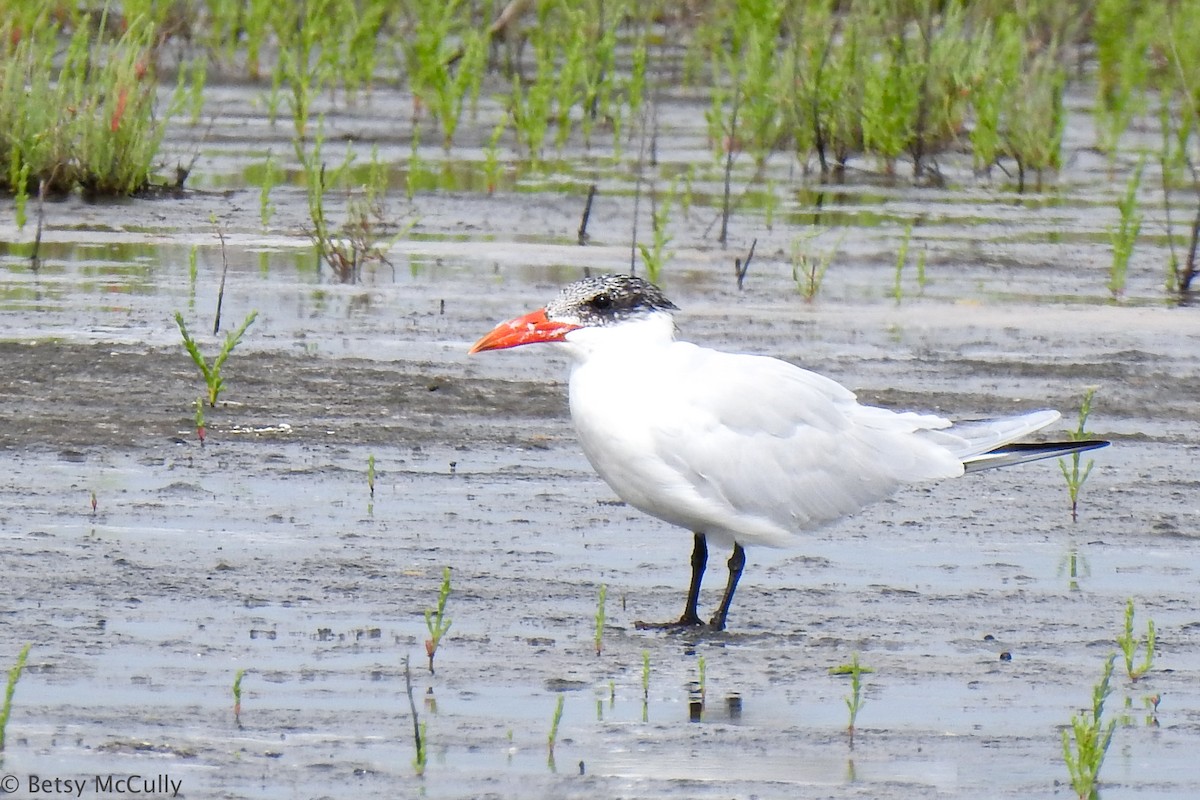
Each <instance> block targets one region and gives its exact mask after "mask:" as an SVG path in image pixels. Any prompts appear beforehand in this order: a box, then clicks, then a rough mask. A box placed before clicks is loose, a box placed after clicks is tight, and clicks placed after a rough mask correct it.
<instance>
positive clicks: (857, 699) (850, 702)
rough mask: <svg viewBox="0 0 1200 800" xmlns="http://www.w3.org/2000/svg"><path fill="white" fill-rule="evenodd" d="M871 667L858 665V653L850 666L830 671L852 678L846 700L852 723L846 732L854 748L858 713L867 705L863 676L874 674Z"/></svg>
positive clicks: (844, 665)
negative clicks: (864, 697)
mask: <svg viewBox="0 0 1200 800" xmlns="http://www.w3.org/2000/svg"><path fill="white" fill-rule="evenodd" d="M874 671H875V670H874V669H872V668H871V667H864V666H862V665H861V664H859V663H858V653H854V654H853V655H852V656H851V658H850V663H849V664H842V665H841V666H838V667H831V668H830V669H829V674H830V675H849V676H850V696H849V697H847V698H845V700H846V708H847V710H848V711H849V712H850V722H849V724H848V725H847V726H846V731H847V732H848V733H849V734H850V746H851V747H853V746H854V725H855V722H856V721H857V719H858V712H859V711H861V710H862V707H863V706H864V705H866V701H865V700H863V696H862V687H863V684H862V676H863V675H864V674H866V673H870V672H874Z"/></svg>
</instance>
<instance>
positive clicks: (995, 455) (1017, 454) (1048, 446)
mask: <svg viewBox="0 0 1200 800" xmlns="http://www.w3.org/2000/svg"><path fill="white" fill-rule="evenodd" d="M1107 446H1108V442H1106V441H1104V440H1102V439H1087V440H1085V441H1080V442H1014V443H1011V444H1006V445H1002V446H1000V447H997V448H995V449H994V450H988V451H987V452H986V453H980V454H979V455H974V456H969V457H967V458H964V459H963V466H964V467H965V468H966V471H967V472H978V471H979V470H981V469H993V468H995V467H1008V466H1012V465H1013V464H1024V463H1025V462H1026V461H1037V460H1039V459H1042V458H1054V457H1055V456H1069V455H1071V454H1072V453H1082V452H1084V451H1086V450H1095V449H1096V448H1098V447H1107Z"/></svg>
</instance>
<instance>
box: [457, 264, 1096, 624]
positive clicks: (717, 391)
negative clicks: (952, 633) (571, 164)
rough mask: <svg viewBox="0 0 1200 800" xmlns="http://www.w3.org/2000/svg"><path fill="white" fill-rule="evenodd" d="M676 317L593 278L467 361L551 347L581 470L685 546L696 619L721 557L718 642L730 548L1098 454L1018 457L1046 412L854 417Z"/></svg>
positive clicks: (851, 399)
mask: <svg viewBox="0 0 1200 800" xmlns="http://www.w3.org/2000/svg"><path fill="white" fill-rule="evenodd" d="M678 310H679V309H678V308H677V306H676V305H675V304H674V303H672V302H671V301H670V300H668V299H667V297H666V296H665V295H664V294H663V293H662V291H661V290H660V289H659V288H658V287H657V286H655V285H654V284H652V283H649V282H647V281H645V280H642V279H641V278H637V277H635V276H631V275H603V276H598V277H591V278H585V279H584V280H580V281H577V282H575V283H572V284H570V285H569V286H567V287H566V288H564V289H563V290H562V292H561V293H560V294H559V295H558V297H556V298H555V299H554V300H552V301H551V302H550V303H548V304H547V305H546V306H545V307H544V308H540V309H538V310H536V311H532V312H530V313H528V314H525V315H524V316H520V317H516V318H514V319H511V320H509V321H507V322H502V323H500V324H499V325H497V326H496V327H495V328H494V329H493V330H492V331H491V332H490V333H488V334H487V335H485V336H484V337H483V338H482V339H480V340H479V341H478V342H476V343H475V345H474V346H473V347H472V348H471V350H470V352H471V353H479V352H482V351H485V350H502V349H505V348H510V347H517V346H518V345H526V344H535V343H552V344H555V345H557V346H558V347H559V348H561V349H562V350H563V351H565V352H566V353H567V355H568V356H569V357H570V359H571V363H572V367H571V375H570V384H569V386H570V390H569V393H570V407H571V419H572V420H573V422H574V424H575V429H576V431H577V432H578V436H579V441H580V444H581V445H582V447H583V452H584V454H585V455H586V456H587V459H588V461H589V462H590V463H591V465H592V467H593V468H594V469H595V470H596V472H597V473H599V475H600V477H601V478H603V479H604V481H605V482H606V483H608V485H609V486H610V487H611V488H612V490H613V491H614V492H616V493H617V495H618V496H619V497H620V498H621V499H622V500H624V501H625V502H626V503H628V504H629V505H631V506H633V507H634V508H637V509H639V510H641V511H643V512H645V513H647V514H649V515H651V516H654V517H658V518H659V519H662V520H665V521H666V522H669V523H671V524H674V525H678V526H679V527H682V528H685V529H687V530H689V531H691V532H692V534H693V549H692V558H691V567H692V579H691V585H690V587H689V589H688V594H687V603H686V605H685V607H684V611H683V615H682V616H681V617H680V618H679V620H678V621H673V622H669V623H662V624H649V623H642V622H639V623H637V627H639V628H652V627H654V628H657V627H676V626H678V627H689V626H696V625H703V624H704V622H703V620H701V618H700V616H699V614H698V612H697V605H698V602H699V597H700V585H701V581H702V580H703V577H704V570H705V567H706V565H707V562H708V542H709V540H713V541H715V542H718V543H720V544H724V545H725V546H727V547H728V546H732V548H733V554H732V556H730V558H729V561H728V567H729V577H728V581H727V583H726V586H725V593H724V595H723V597H722V598H721V604H720V606H719V607H718V608H717V611H716V613H715V614H714V615H713V616H712V618H711V619H710V620H709V622H708V625H709V627H711V628H712V629H714V630H723V629H724V628H725V623H726V619H727V617H728V615H729V606H730V603H731V602H732V601H733V593H734V591H735V590H736V589H737V585H738V580H739V579H740V578H741V574H742V569H743V567H744V566H745V563H746V554H745V549H744V548H745V547H746V546H751V545H763V546H769V547H784V546H789V545H793V544H795V543H796V542H797V540H798V539H800V537H801V536H802V535H803V534H804V533H805V532H807V531H812V530H814V529H816V528H819V527H820V526H822V525H825V524H827V523H831V522H833V521H835V520H838V519H841V518H843V517H846V516H848V515H850V514H853V513H854V512H856V511H858V510H859V509H861V508H863V507H864V506H866V505H868V504H869V503H872V502H874V501H876V500H880V499H882V498H884V497H886V496H888V495H890V494H892V493H893V492H895V491H896V490H897V489H899V488H900V487H902V486H904V485H907V484H913V483H921V482H927V481H937V480H942V479H946V478H956V477H958V476H960V475H962V474H964V473H965V472H971V471H975V470H980V469H987V468H991V467H1002V466H1009V465H1012V464H1021V463H1024V462H1027V461H1034V460H1037V459H1042V458H1051V457H1054V456H1062V455H1067V454H1071V453H1078V452H1082V451H1084V450H1091V449H1093V448H1097V447H1104V446H1105V445H1107V444H1108V442H1105V441H1098V440H1088V441H1070V442H1052V443H1019V442H1017V441H1016V440H1017V439H1020V438H1021V437H1023V436H1025V435H1027V434H1029V433H1032V432H1033V431H1036V430H1038V429H1040V428H1043V427H1045V426H1047V425H1049V424H1050V423H1052V422H1054V421H1055V420H1057V419H1058V418H1059V413H1058V412H1057V411H1034V412H1030V413H1027V414H1021V415H1019V416H1012V417H1004V418H999V419H990V420H982V421H970V422H958V423H955V422H951V421H950V420H948V419H944V418H942V417H940V416H937V415H934V414H922V413H914V412H897V411H891V410H888V409H885V408H878V407H874V406H868V405H863V404H861V403H859V402H858V400H857V399H856V398H855V396H854V394H853V393H852V392H851V391H850V390H849V389H847V388H845V387H844V386H842V385H841V384H838V383H836V382H834V381H833V380H831V379H829V378H826V377H823V376H821V375H818V374H817V373H815V372H810V371H809V370H806V369H802V368H800V367H797V366H795V365H793V364H790V363H788V362H786V361H781V360H779V359H777V358H770V357H767V356H759V355H743V354H736V353H727V352H722V351H718V350H711V349H708V348H705V347H700V346H698V345H695V344H691V343H689V342H684V341H679V340H677V339H676V338H675V333H676V327H675V319H674V315H673V314H674V312H675V311H678Z"/></svg>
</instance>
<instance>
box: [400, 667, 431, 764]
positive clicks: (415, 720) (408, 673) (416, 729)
mask: <svg viewBox="0 0 1200 800" xmlns="http://www.w3.org/2000/svg"><path fill="white" fill-rule="evenodd" d="M404 689H405V691H406V692H407V694H408V708H409V710H410V711H411V712H412V724H413V739H414V740H415V746H414V749H413V760H412V766H413V771H414V772H415V773H416V774H417V777H418V778H420V777H424V775H425V764H426V762H427V761H428V754H427V752H426V745H427V743H428V737H427V736H426V734H425V723H424V722H421V721H420V718H419V717H418V716H417V701H416V699H414V698H413V687H412V670H411V669H410V668H409V661H408V656H405V657H404Z"/></svg>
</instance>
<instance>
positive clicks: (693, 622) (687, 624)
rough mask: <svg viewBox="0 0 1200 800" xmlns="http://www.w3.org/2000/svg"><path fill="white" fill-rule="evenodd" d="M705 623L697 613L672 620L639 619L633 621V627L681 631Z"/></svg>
mask: <svg viewBox="0 0 1200 800" xmlns="http://www.w3.org/2000/svg"><path fill="white" fill-rule="evenodd" d="M704 624H705V623H704V620H702V619H700V617H698V616H696V615H695V614H684V615H683V616H682V617H680V618H679V619H677V620H674V621H672V622H643V621H642V620H640V619H639V620H637V621H636V622H634V623H633V627H634V628H637V629H638V630H639V631H679V630H687V629H690V628H698V627H700V626H702V625H704Z"/></svg>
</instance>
